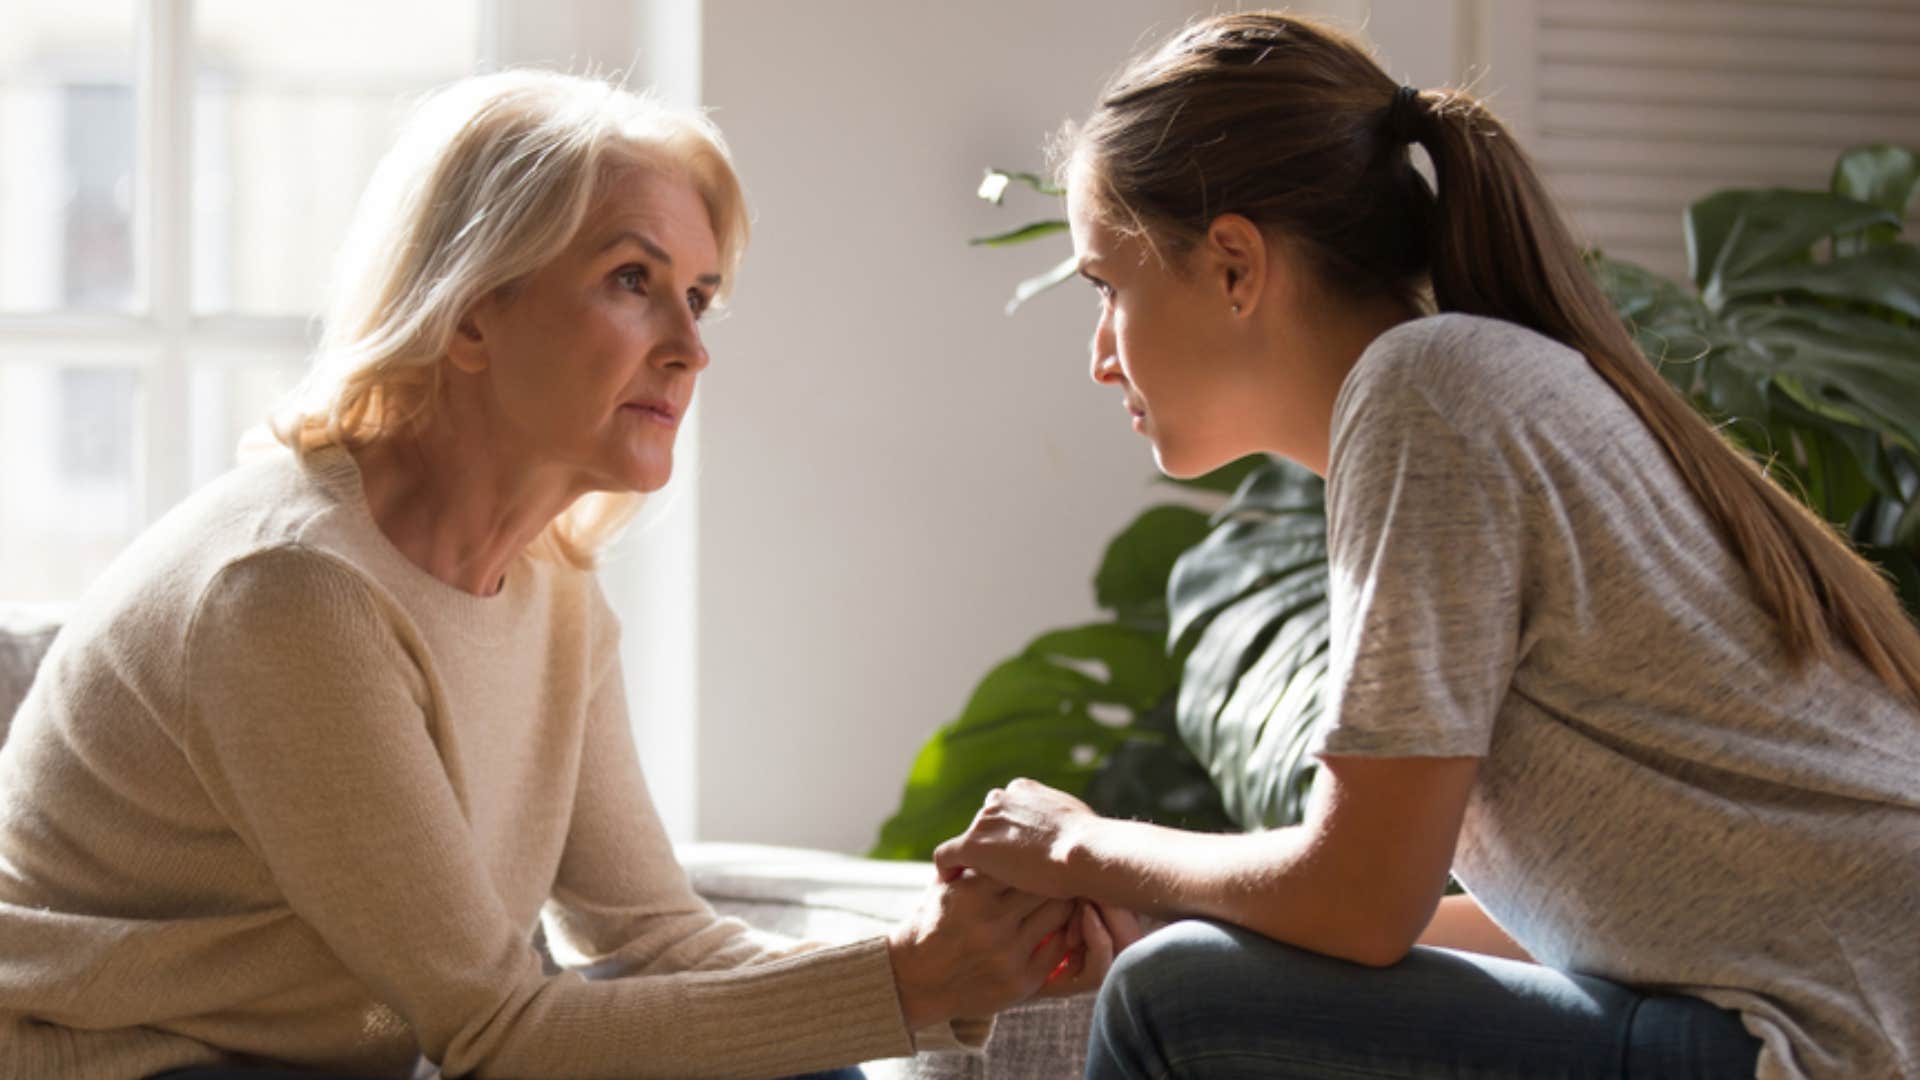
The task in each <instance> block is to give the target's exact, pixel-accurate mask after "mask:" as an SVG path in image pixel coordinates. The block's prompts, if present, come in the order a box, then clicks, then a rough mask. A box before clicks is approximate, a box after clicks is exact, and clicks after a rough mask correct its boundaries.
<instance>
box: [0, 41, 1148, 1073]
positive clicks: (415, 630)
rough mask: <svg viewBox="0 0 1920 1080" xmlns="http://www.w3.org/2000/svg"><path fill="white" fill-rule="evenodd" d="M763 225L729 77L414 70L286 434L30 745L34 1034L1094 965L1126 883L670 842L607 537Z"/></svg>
mask: <svg viewBox="0 0 1920 1080" xmlns="http://www.w3.org/2000/svg"><path fill="white" fill-rule="evenodd" d="M746 231H747V230H746V218H745V213H744V211H743V209H742V203H741V198H740V192H739V187H738V183H737V181H736V179H735V177H734V175H733V172H732V169H731V166H730V164H729V161H728V158H727V155H726V152H725V149H724V147H723V145H722V143H721V141H720V138H719V135H718V133H717V132H716V131H714V130H713V129H712V128H711V127H710V126H709V125H707V124H706V123H705V122H704V121H703V120H701V119H699V118H696V117H691V116H683V115H679V114H675V113H672V112H670V111H667V110H665V109H663V108H661V107H659V106H657V105H655V104H652V103H650V102H647V101H645V100H643V99H639V98H636V97H634V96H632V95H629V94H627V93H625V92H622V91H620V90H618V89H615V88H612V87H609V86H607V85H604V84H601V83H598V82H594V81H590V80H582V79H576V78H570V77H564V76H558V75H551V74H541V73H534V72H512V73H505V74H499V75H492V76H486V77H481V78H476V79H472V80H468V81H466V82H463V83H459V84H456V85H454V86H453V87H451V88H449V89H447V90H445V91H443V92H442V93H440V94H439V95H437V96H436V97H434V98H433V99H431V100H430V101H429V102H428V103H427V104H426V105H424V106H423V107H422V109H421V110H420V111H419V113H418V115H417V116H416V118H415V120H414V121H413V123H412V124H411V126H410V127H409V129H408V131H407V133H406V134H405V135H404V136H403V138H402V139H401V141H400V143H399V145H398V146H397V147H396V148H395V149H394V151H393V152H392V153H391V154H389V156H388V157H387V159H386V160H385V161H384V163H383V164H382V165H381V167H380V169H379V171H378V173H377V175H376V176H375V178H374V180H373V182H372V184H371V186H370V188H369V192H368V195H367V197H366V200H365V202H364V203H363V205H362V208H361V210H360V213H359V217H358V220H357V222H356V225H355V228H354V231H353V235H352V236H351V237H350V240H349V243H348V245H347V248H346V253H345V256H344V260H343V262H342V265H341V268H340V271H339V274H340V277H339V280H340V290H339V292H338V294H337V296H336V298H335V302H334V305H333V308H332V311H331V313H330V317H329V320H328V323H327V334H326V338H325V340H324V342H323V343H322V347H321V349H320V353H319V358H318V363H317V364H316V368H315V372H314V375H313V376H312V377H311V378H310V379H309V380H308V383H307V384H306V386H305V387H304V388H303V393H302V395H301V396H300V398H299V399H298V403H297V405H296V406H295V408H294V409H293V410H292V411H291V412H290V414H289V415H287V416H284V417H282V418H281V420H280V422H279V423H278V424H277V427H276V431H277V434H278V435H279V437H280V440H281V442H283V443H285V444H286V445H285V448H281V449H279V450H278V451H277V452H274V453H270V454H267V455H265V456H262V457H260V458H259V459H258V460H255V461H252V462H251V463H249V464H247V465H245V466H243V467H242V468H241V469H239V470H237V471H236V472H234V473H232V474H231V475H229V476H228V477H226V478H225V479H223V480H222V481H220V482H218V483H216V484H214V485H212V486H211V487H209V488H208V489H207V490H205V491H203V492H201V493H200V494H198V495H197V496H195V497H194V498H193V499H191V500H190V501H189V502H187V503H186V504H184V505H182V506H181V507H179V508H178V509H177V510H175V511H174V512H173V513H171V514H169V515H168V516H167V517H166V518H165V519H164V520H162V521H161V522H160V523H158V524H157V525H155V526H154V527H153V528H152V529H151V530H150V531H149V532H148V533H147V534H146V535H144V536H142V537H141V538H140V540H139V541H138V542H137V543H135V544H134V546H133V547H132V548H131V549H130V550H129V551H128V552H127V553H126V554H125V555H124V556H123V557H122V558H121V559H120V560H119V561H118V562H117V563H116V564H115V565H114V566H113V568H112V569H111V570H109V571H108V572H107V574H106V575H105V576H104V577H103V579H102V580H101V581H100V582H99V583H98V585H97V587H96V588H95V589H94V590H93V591H92V592H91V593H90V594H89V595H88V597H87V598H86V599H85V600H84V601H83V602H82V604H81V605H80V608H79V610H78V611H77V612H76V613H75V616H74V618H73V620H72V621H71V623H70V625H69V626H68V628H67V630H66V631H65V633H64V634H63V636H62V638H61V640H60V641H59V642H58V643H57V644H56V645H55V647H54V649H53V651H52V653H51V655H50V656H49V657H48V659H47V662H46V664H45V667H44V669H43V671H42V674H41V677H40V679H39V681H38V682H37V683H36V685H35V686H34V688H33V691H32V693H31V695H30V696H29V697H28V699H27V701H26V702H25V704H24V705H23V706H22V708H21V712H20V715H19V717H18V719H17V720H16V722H15V726H14V732H13V735H12V737H11V739H10V740H9V741H8V743H7V744H6V746H5V749H4V752H3V753H0V1077H23V1078H24V1077H55V1076H58V1077H71V1078H80V1080H88V1078H100V1080H132V1078H136V1077H143V1076H147V1075H150V1074H154V1073H158V1072H163V1071H165V1070H179V1069H187V1070H189V1072H188V1073H182V1074H181V1075H188V1074H191V1075H201V1076H207V1075H242V1074H228V1073H223V1072H217V1071H211V1070H217V1069H224V1068H231V1067H236V1066H251V1067H255V1068H258V1067H274V1068H284V1067H298V1068H303V1069H308V1070H326V1071H330V1072H335V1073H354V1074H360V1075H365V1076H390V1077H402V1076H408V1075H410V1074H411V1072H412V1071H413V1070H414V1068H415V1063H416V1060H417V1059H418V1057H419V1056H420V1055H422V1054H424V1055H425V1056H426V1057H427V1058H428V1059H430V1060H432V1061H433V1062H436V1063H438V1065H439V1066H440V1067H441V1069H442V1070H443V1071H445V1072H446V1073H447V1074H449V1075H468V1074H472V1075H484V1076H503V1075H504V1076H514V1077H523V1078H532V1077H549V1076H552V1077H559V1076H565V1077H570V1078H574V1080H582V1078H590V1077H615V1076H627V1077H636V1076H675V1077H691V1076H721V1075H729V1076H746V1075H755V1076H768V1075H776V1074H783V1073H794V1072H800V1071H805V1070H817V1069H822V1068H830V1067H835V1066H845V1065H848V1064H851V1063H853V1062H857V1061H862V1060H866V1059H870V1058H876V1057H884V1056H889V1055H901V1054H908V1053H912V1052H913V1051H914V1050H915V1049H916V1048H917V1047H929V1046H954V1045H960V1044H971V1045H977V1044H978V1043H979V1042H980V1041H981V1040H982V1039H983V1038H984V1030H985V1024H984V1023H982V1022H980V1021H979V1020H978V1019H973V1020H969V1019H967V1018H982V1017H988V1016H990V1015H991V1014H992V1013H993V1012H994V1011H995V1010H996V1009H999V1008H1001V1007H1003V1006H1005V1005H1007V1004H1009V1003H1011V1002H1014V1001H1017V1000H1019V999H1022V998H1024V997H1026V996H1028V995H1030V994H1032V993H1034V992H1036V991H1039V990H1041V989H1042V987H1043V984H1047V983H1048V980H1049V978H1050V975H1051V976H1053V978H1052V982H1051V984H1050V989H1051V990H1053V991H1071V990H1074V989H1077V988H1079V987H1081V986H1084V985H1096V984H1097V983H1098V981H1099V979H1100V977H1101V976H1102V975H1103V974H1104V972H1105V968H1106V966H1107V964H1108V963H1109V962H1110V960H1111V954H1112V947H1111V942H1110V941H1109V940H1108V939H1107V938H1106V937H1105V935H1104V933H1103V927H1102V925H1101V924H1100V923H1099V921H1098V920H1097V919H1093V918H1091V917H1088V916H1083V917H1082V918H1080V919H1077V920H1076V919H1074V918H1073V914H1074V909H1073V907H1072V905H1071V904H1069V903H1067V902H1063V901H1049V900H1046V899H1043V898H1040V897H1037V896H1033V895H1029V894H1026V893H1021V892H1016V891H1013V890H1009V889H1005V888H1002V887H1000V886H999V885H998V884H996V883H995V882H993V881H992V880H991V879H988V878H983V877H980V876H978V875H976V874H965V875H961V876H959V877H957V878H955V879H953V880H951V881H948V882H945V883H942V884H939V885H937V886H935V887H934V889H933V891H932V892H931V893H930V895H929V898H928V900H927V902H926V903H925V904H924V905H923V907H922V909H921V911H920V913H919V914H918V915H917V916H916V918H914V919H913V920H911V921H910V922H909V923H908V924H907V925H904V926H902V927H901V928H899V929H898V930H896V931H894V932H893V933H892V934H890V935H889V936H887V937H885V938H875V939H873V940H869V941H861V942H857V943H854V944H850V945H842V946H836V947H827V946H818V945H793V944H789V943H778V942H773V941H769V940H766V939H762V938H760V937H758V936H756V935H755V934H753V933H752V932H750V931H748V930H747V928H746V927H744V926H742V925H740V924H739V923H737V922H732V921H728V920H722V919H719V918H717V917H716V916H715V915H714V913H713V912H712V910H711V909H710V908H708V907H707V905H705V904H704V903H703V902H702V901H701V900H700V899H699V898H698V897H697V896H696V895H695V894H694V893H693V892H692V891H691V890H690V889H689V887H688V883H687V879H686V876H685V874H684V873H683V872H682V871H681V869H680V867H679V866H678V865H677V864H676V863H675V861H674V856H673V851H672V848H671V847H670V845H669V844H668V841H667V838H666V836H665V834H664V833H663V832H662V830H661V828H660V826H659V824H658V821H657V819H656V817H655V815H654V811H653V808H652V806H651V804H650V802H649V800H648V796H647V793H646V790H645V787H644V785H643V782H642V779H641V772H640V766H639V763H638V761H637V760H636V756H635V752H634V746H633V743H632V740H631V737H630V734H629V731H628V725H627V717H626V713H625V709H624V703H623V700H622V682H621V675H620V670H619V665H618V661H617V651H616V648H615V645H616V639H617V637H618V634H619V627H618V626H617V624H616V622H615V619H614V616H613V614H612V613H611V612H610V611H609V610H608V607H607V605H606V602H605V601H604V599H603V598H602V596H601V593H600V590H599V587H598V585H597V584H596V582H595V579H594V577H593V575H592V573H591V572H590V568H591V565H592V557H593V553H594V551H595V550H596V549H597V548H598V547H599V546H600V545H601V544H602V543H603V542H604V541H605V539H606V538H607V537H608V535H609V534H610V533H611V532H612V531H613V530H615V529H616V528H617V527H618V526H619V525H620V524H621V523H622V522H623V521H624V520H625V519H626V518H627V517H628V516H629V515H630V512H631V510H632V508H633V505H634V500H635V499H636V498H637V495H638V493H641V492H647V491H652V490H655V489H657V488H659V487H660V486H661V485H663V484H664V483H666V481H667V478H668V475H669V474H670V472H671V471H672V462H673V446H674V438H675V434H676V432H677V430H678V428H679V425H680V423H681V421H682V419H683V417H684V416H685V414H686V410H687V407H688V404H689V401H690V400H691V398H692V395H693V391H694V384H695V381H696V379H697V378H698V377H699V375H700V372H701V371H702V370H703V369H705V367H706V366H707V361H708V357H707V353H706V350H705V349H704V347H703V346H702V344H701V334H700V318H701V315H702V314H703V313H704V312H706V311H707V310H708V309H709V308H710V307H711V306H712V305H713V304H714V303H715V302H716V301H717V300H719V299H720V298H721V297H722V296H723V295H724V291H725V288H726V286H727V284H728V282H729V281H730V280H731V278H732V275H733V271H734V268H735V266H736V264H737V263H738V261H739V258H740V253H741V249H742V247H743V245H744V243H745V240H746ZM543 909H544V912H545V915H546V928H547V932H548V937H549V939H550V940H551V941H552V943H553V945H554V946H555V953H556V954H557V955H558V956H559V958H560V959H561V960H562V961H563V962H565V963H567V964H568V965H570V966H571V967H572V968H573V969H574V970H572V971H567V972H563V973H561V974H558V975H551V974H547V973H545V972H544V971H543V965H542V962H541V958H540V956H539V955H538V954H537V953H536V951H535V950H534V948H533V947H532V945H531V944H530V941H529V939H530V936H531V933H532V930H533V927H534V925H535V921H536V919H538V918H539V917H540V916H541V914H542V911H543ZM1087 928H1091V930H1092V935H1091V937H1089V936H1088V934H1087V933H1086V929H1087ZM1062 930H1066V931H1067V932H1064V933H1063V932H1061V931H1062ZM1063 961H1064V964H1063ZM583 976H585V977H583ZM244 1075H259V1074H257V1073H255V1072H251V1071H249V1072H247V1073H245V1074H244ZM302 1075H304V1074H302Z"/></svg>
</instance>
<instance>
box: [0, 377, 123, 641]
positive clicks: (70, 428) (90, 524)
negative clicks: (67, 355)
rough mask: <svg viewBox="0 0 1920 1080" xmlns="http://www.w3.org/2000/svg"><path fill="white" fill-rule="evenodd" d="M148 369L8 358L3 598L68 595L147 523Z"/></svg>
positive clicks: (2, 395)
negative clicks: (138, 460)
mask: <svg viewBox="0 0 1920 1080" xmlns="http://www.w3.org/2000/svg"><path fill="white" fill-rule="evenodd" d="M140 388H141V383H140V372H139V370H138V369H136V368H130V367H64V366H57V365H52V364H46V365H40V364H0V461H5V462H6V463H7V467H6V468H5V469H3V470H0V597H5V598H6V599H7V600H8V601H9V602H12V601H25V602H31V603H54V602H69V601H72V600H73V599H75V598H76V597H78V596H79V595H80V594H81V593H82V592H84V591H85V590H86V587H87V585H88V584H89V583H91V582H92V581H93V579H94V578H95V577H97V576H99V573H100V571H101V570H103V569H104V568H105V567H106V565H107V563H108V562H109V561H111V560H112V559H113V557H114V556H115V555H116V554H118V553H119V551H120V549H121V548H122V547H125V546H126V543H127V541H128V540H130V539H132V538H133V535H134V533H135V532H136V531H138V529H139V525H140V495H139V487H138V482H139V474H138V470H137V469H136V466H135V449H136V447H137V446H138V445H139V443H140V427H139V422H138V421H139V416H140V406H141V403H140Z"/></svg>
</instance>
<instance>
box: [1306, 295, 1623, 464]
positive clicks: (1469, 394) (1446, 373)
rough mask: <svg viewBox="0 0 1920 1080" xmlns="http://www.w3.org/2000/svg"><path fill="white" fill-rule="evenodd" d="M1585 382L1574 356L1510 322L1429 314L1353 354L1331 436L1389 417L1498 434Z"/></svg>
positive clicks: (1584, 368)
mask: <svg viewBox="0 0 1920 1080" xmlns="http://www.w3.org/2000/svg"><path fill="white" fill-rule="evenodd" d="M1592 377H1593V376H1592V372H1591V371H1590V370H1589V368H1588V365H1587V363H1586V360H1585V358H1584V357H1582V356H1581V355H1580V354H1579V353H1578V352H1576V351H1574V350H1573V349H1570V348H1568V347H1567V346H1565V345H1563V344H1561V343H1560V342H1558V341H1555V340H1553V339H1552V338H1549V337H1547V336H1545V335H1544V334H1540V333H1538V332H1536V331H1533V330H1530V329H1528V328H1526V327H1524V326H1520V325H1518V324H1517V323H1510V322H1505V321H1502V320H1500V319H1488V318H1482V317H1480V316H1477V315H1463V314H1460V313H1457V312H1447V313H1443V314H1440V315H1430V316H1427V317H1425V318H1421V319H1414V320H1412V321H1410V322H1406V323H1402V324H1400V325H1399V326H1396V327H1394V328H1392V329H1391V330H1388V331H1387V332H1386V333H1384V334H1382V335H1380V336H1379V337H1378V338H1376V339H1375V340H1374V342H1373V343H1372V344H1371V345H1369V346H1368V347H1367V350H1366V351H1365V352H1364V353H1362V354H1361V356H1360V359H1359V361H1358V362H1357V363H1355V365H1354V367H1353V370H1352V372H1351V373H1349V375H1348V376H1347V379H1346V382H1345V383H1344V384H1343V385H1342V386H1341V389H1340V394H1339V397H1338V399H1337V400H1336V402H1335V405H1334V420H1333V427H1334V432H1335V435H1336V437H1338V435H1339V434H1340V433H1341V432H1342V431H1343V430H1348V429H1351V428H1354V427H1356V426H1363V425H1364V426H1373V423H1372V422H1383V421H1386V420H1387V419H1388V418H1389V417H1392V419H1393V421H1394V422H1395V423H1406V422H1408V421H1409V420H1410V419H1411V420H1413V421H1414V422H1417V421H1418V419H1419V418H1420V417H1425V418H1427V419H1428V420H1430V421H1433V422H1438V423H1443V424H1445V425H1447V426H1450V427H1452V428H1454V429H1456V430H1458V431H1460V432H1463V433H1465V432H1481V433H1485V432H1492V431H1498V430H1501V429H1505V428H1510V427H1513V426H1515V425H1517V424H1521V423H1524V422H1526V420H1527V418H1528V417H1529V416H1531V415H1533V414H1534V413H1535V411H1536V409H1537V406H1538V404H1539V402H1540V400H1541V399H1542V398H1543V397H1546V396H1553V394H1552V391H1553V388H1554V387H1556V386H1559V385H1562V384H1566V383H1569V382H1576V381H1580V380H1584V379H1589V378H1592Z"/></svg>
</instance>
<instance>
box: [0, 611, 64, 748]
mask: <svg viewBox="0 0 1920 1080" xmlns="http://www.w3.org/2000/svg"><path fill="white" fill-rule="evenodd" d="M59 630H60V610H59V609H58V608H51V607H41V606H36V605H28V604H0V742H5V741H6V738H7V728H8V727H10V726H11V725H12V723H13V714H14V713H15V712H16V711H18V710H19V708H20V702H21V701H22V700H24V699H25V698H26V696H27V688H28V687H30V686H32V685H33V673H34V672H35V671H36V670H38V669H39V667H40V659H41V658H42V657H44V656H46V655H47V647H48V646H49V645H52V644H53V636H54V634H56V633H58V632H59Z"/></svg>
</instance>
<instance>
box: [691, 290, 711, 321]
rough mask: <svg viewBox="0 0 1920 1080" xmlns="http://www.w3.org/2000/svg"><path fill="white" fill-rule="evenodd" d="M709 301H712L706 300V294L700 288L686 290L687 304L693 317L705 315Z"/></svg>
mask: <svg viewBox="0 0 1920 1080" xmlns="http://www.w3.org/2000/svg"><path fill="white" fill-rule="evenodd" d="M711 303H712V301H710V300H708V299H707V296H706V294H705V293H703V292H701V291H700V290H698V289H688V290H687V306H688V307H689V308H692V309H693V317H694V318H696V319H698V318H699V317H700V316H702V315H705V314H706V313H707V308H708V306H709V305H710V304H711Z"/></svg>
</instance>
